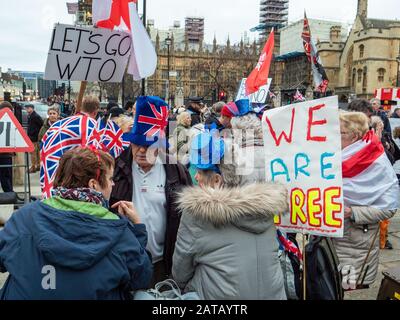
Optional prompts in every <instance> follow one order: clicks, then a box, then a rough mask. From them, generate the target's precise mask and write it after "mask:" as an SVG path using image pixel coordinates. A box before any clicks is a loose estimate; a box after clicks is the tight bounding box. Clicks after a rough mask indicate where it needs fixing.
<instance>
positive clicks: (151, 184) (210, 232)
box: [0, 96, 400, 300]
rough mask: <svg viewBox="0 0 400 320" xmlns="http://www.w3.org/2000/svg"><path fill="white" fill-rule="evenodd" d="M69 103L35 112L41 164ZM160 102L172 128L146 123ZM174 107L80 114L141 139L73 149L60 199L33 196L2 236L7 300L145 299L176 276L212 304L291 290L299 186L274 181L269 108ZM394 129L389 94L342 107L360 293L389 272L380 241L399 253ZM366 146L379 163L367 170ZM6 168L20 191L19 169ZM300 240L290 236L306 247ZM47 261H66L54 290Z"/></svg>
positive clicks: (347, 223) (345, 255) (53, 264)
mask: <svg viewBox="0 0 400 320" xmlns="http://www.w3.org/2000/svg"><path fill="white" fill-rule="evenodd" d="M60 102H61V101H58V100H57V98H55V97H53V98H52V99H49V103H52V105H53V106H52V107H50V108H49V111H48V115H49V117H48V119H47V120H46V121H45V122H44V123H43V121H42V122H41V121H39V119H38V117H37V116H36V115H35V112H34V108H32V106H28V107H27V110H28V113H29V115H30V116H29V128H28V135H29V137H30V138H31V140H32V142H34V143H35V153H34V154H33V157H32V161H33V164H32V168H31V170H32V171H36V170H38V169H39V157H38V152H39V149H40V143H41V142H43V141H42V140H43V139H45V134H46V131H47V130H48V129H49V128H50V127H51V126H52V125H53V124H54V123H55V122H57V121H58V120H59V119H60V117H62V114H64V115H67V116H68V115H72V114H73V112H74V109H75V107H74V108H72V106H67V104H66V103H65V101H64V103H63V106H62V107H61V105H60ZM55 105H59V106H60V108H58V107H57V106H55ZM74 105H75V104H74ZM149 106H151V110H152V112H153V114H152V115H153V116H156V118H157V126H158V127H156V125H154V127H150V128H149V125H148V124H147V125H146V124H144V122H143V121H144V120H143V119H145V118H146V117H147V119H148V118H149V110H150V108H149ZM165 106H166V103H165V102H164V101H163V100H161V99H160V98H157V97H149V96H143V97H138V99H137V101H136V103H135V104H134V103H133V102H128V103H127V104H126V106H125V108H124V109H121V108H120V107H119V106H118V105H117V104H113V103H109V104H108V106H107V109H106V110H103V111H101V110H100V103H99V101H98V99H97V98H94V97H89V96H88V97H85V98H84V100H83V102H82V107H81V109H80V111H79V113H78V115H81V116H87V117H90V118H92V119H96V120H98V121H108V120H111V121H114V122H115V123H117V124H118V126H119V127H121V128H122V130H123V132H124V133H126V139H128V141H129V142H130V146H129V148H127V149H126V150H125V151H123V152H122V154H120V155H119V156H118V157H117V158H116V159H114V158H113V157H111V156H110V155H109V154H108V153H106V152H104V151H103V150H97V149H96V148H94V147H92V146H91V147H88V146H82V147H79V148H74V149H72V150H69V151H68V152H66V153H65V154H64V155H63V156H62V158H61V160H60V163H59V165H58V168H57V172H56V177H55V180H54V184H53V192H52V197H51V198H48V199H45V200H42V201H36V202H33V203H31V204H28V205H26V206H25V207H23V208H22V209H20V210H19V211H18V212H16V213H15V214H14V215H13V216H12V217H11V219H10V220H9V221H8V222H7V224H6V225H5V227H4V229H3V230H2V231H0V272H9V276H8V278H7V281H6V283H5V285H4V287H3V289H1V291H0V298H1V299H132V297H133V294H134V292H135V291H136V290H140V289H149V288H154V286H155V285H156V284H157V283H159V282H160V281H163V280H166V279H173V280H175V281H176V283H177V284H178V286H179V288H180V289H181V290H182V292H183V293H185V292H196V293H197V295H198V296H199V298H200V299H206V300H215V299H216V300H239V299H255V300H257V299H269V300H285V299H287V298H289V295H288V291H287V284H286V281H287V278H286V275H285V272H284V271H283V269H282V259H281V258H280V257H281V251H282V248H281V246H280V243H279V241H278V240H277V234H278V233H277V228H276V226H275V224H274V216H276V215H285V214H287V212H288V210H289V208H288V200H287V199H288V192H287V189H286V187H285V186H284V185H282V184H279V183H272V182H266V169H265V153H264V148H265V147H268V146H266V145H264V141H263V131H262V124H261V120H260V115H261V114H262V112H263V110H264V109H262V108H261V109H257V110H256V109H255V108H253V107H252V105H251V103H250V102H249V101H248V100H239V101H235V102H229V103H225V102H218V103H216V104H215V105H213V106H212V107H211V108H207V107H206V106H205V105H204V104H203V103H202V101H201V98H196V97H193V98H191V99H190V101H189V104H188V106H187V107H185V106H182V107H179V108H175V109H173V110H168V112H165V109H163V108H165ZM1 107H2V108H3V107H8V106H7V105H2V106H1ZM398 111H400V110H396V111H395V112H394V114H393V117H399V115H398ZM399 113H400V112H399ZM40 120H41V119H40ZM155 129H157V130H155ZM149 131H150V133H151V134H149ZM245 131H247V132H248V131H250V132H251V134H250V135H249V134H237V133H238V132H243V133H244V132H245ZM394 132H395V135H394V136H392V129H391V128H390V123H389V120H388V115H387V114H386V113H385V112H384V111H383V110H381V109H380V105H379V102H377V101H375V100H373V101H371V102H369V101H366V100H355V101H353V102H352V103H351V104H350V105H349V108H348V111H341V112H340V134H341V145H342V153H343V156H342V157H343V196H344V206H345V209H344V212H345V216H344V218H345V220H344V236H343V237H342V238H336V239H334V240H333V245H334V247H335V250H336V253H337V256H338V258H339V263H340V266H338V268H340V269H342V270H343V269H346V268H347V269H350V267H352V268H353V269H354V270H355V272H356V274H357V276H359V275H361V276H362V278H363V282H362V284H361V286H359V287H358V289H360V288H361V287H363V288H364V287H368V286H369V285H371V284H372V283H374V281H375V280H376V278H377V272H378V263H379V250H380V249H384V248H386V249H390V248H392V245H391V243H390V241H389V239H388V238H387V234H388V228H389V219H390V218H392V217H393V216H394V214H395V213H396V211H397V209H398V197H399V180H398V177H399V176H397V175H396V172H395V170H394V169H393V165H394V164H395V163H396V162H397V161H398V160H400V150H399V147H398V145H397V142H398V141H399V139H400V138H399V137H400V134H399V132H400V128H395V130H394ZM355 154H358V155H360V154H361V156H362V157H363V160H364V161H363V164H364V165H365V163H369V165H371V166H367V167H365V168H367V170H365V168H364V169H360V168H359V166H360V165H361V164H360V163H354V160H353V159H354V157H353V156H354V155H355ZM35 157H37V158H35ZM372 157H374V158H372ZM377 159H378V160H379V161H378V160H377ZM0 160H1V161H3V160H2V158H0ZM0 170H2V169H0ZM357 170H358V171H357ZM354 171H357V175H355V174H354ZM360 172H361V173H360ZM0 177H1V183H2V187H3V190H4V191H6V190H7V182H6V180H7V174H6V173H5V171H1V174H0ZM365 181H367V184H365ZM3 183H4V185H3ZM378 233H380V241H378V242H376V241H375V239H376V237H377V234H378ZM295 237H296V235H295V234H294V235H285V239H286V240H285V241H288V242H291V243H292V244H293V245H295V240H293V241H291V240H290V239H295ZM366 256H368V259H365V257H366ZM365 266H367V268H365ZM44 267H47V269H45V270H50V271H51V270H54V275H55V277H56V282H54V285H53V282H52V281H51V279H50V280H48V282H46V281H47V280H46V281H45V280H44V276H45V274H46V272H44V273H43V270H44V269H43V268H44ZM50 271H48V272H50ZM50 273H51V272H50ZM46 279H47V278H46Z"/></svg>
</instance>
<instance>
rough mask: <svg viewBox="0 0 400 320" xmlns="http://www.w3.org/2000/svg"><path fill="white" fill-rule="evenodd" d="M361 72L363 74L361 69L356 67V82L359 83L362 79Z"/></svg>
mask: <svg viewBox="0 0 400 320" xmlns="http://www.w3.org/2000/svg"><path fill="white" fill-rule="evenodd" d="M362 74H363V71H362V70H361V69H358V71H357V82H358V83H360V82H361V80H362Z"/></svg>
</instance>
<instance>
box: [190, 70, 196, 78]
mask: <svg viewBox="0 0 400 320" xmlns="http://www.w3.org/2000/svg"><path fill="white" fill-rule="evenodd" d="M196 77H197V73H196V70H190V79H191V80H196Z"/></svg>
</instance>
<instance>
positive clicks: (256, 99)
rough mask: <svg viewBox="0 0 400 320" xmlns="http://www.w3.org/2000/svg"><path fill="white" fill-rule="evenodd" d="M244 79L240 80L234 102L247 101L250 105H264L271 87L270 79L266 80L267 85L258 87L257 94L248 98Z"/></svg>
mask: <svg viewBox="0 0 400 320" xmlns="http://www.w3.org/2000/svg"><path fill="white" fill-rule="evenodd" d="M246 79H247V78H243V79H242V82H241V83H240V87H239V91H238V93H237V95H236V100H235V101H237V100H242V99H249V100H250V102H251V103H265V101H266V100H267V98H268V92H269V87H270V86H271V82H272V78H268V82H267V84H266V85H265V86H262V87H260V89H259V90H258V91H257V92H254V93H252V94H251V95H250V96H246Z"/></svg>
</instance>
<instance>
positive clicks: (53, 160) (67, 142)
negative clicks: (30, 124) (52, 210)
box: [40, 115, 129, 198]
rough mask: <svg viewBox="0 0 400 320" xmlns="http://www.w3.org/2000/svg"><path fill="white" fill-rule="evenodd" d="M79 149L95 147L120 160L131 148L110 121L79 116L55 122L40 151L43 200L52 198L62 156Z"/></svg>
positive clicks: (45, 136) (44, 138)
mask: <svg viewBox="0 0 400 320" xmlns="http://www.w3.org/2000/svg"><path fill="white" fill-rule="evenodd" d="M79 146H94V147H95V148H96V149H100V150H103V151H105V152H109V153H110V154H111V155H112V156H113V157H118V156H119V155H120V154H121V153H122V151H123V150H124V149H125V148H127V147H129V142H126V141H124V140H123V132H122V130H121V129H120V128H119V127H118V126H117V125H116V124H115V123H114V122H113V121H111V120H109V121H107V123H104V124H103V125H101V122H96V120H94V119H92V118H90V117H88V116H86V115H76V116H72V117H68V118H65V119H62V120H60V121H57V122H56V123H54V124H53V125H52V126H51V127H50V129H49V130H47V132H46V134H45V135H44V137H43V139H42V145H41V150H40V186H41V188H42V196H43V198H49V197H51V191H52V188H53V181H54V178H55V174H56V170H57V168H58V163H59V162H60V159H61V157H62V155H63V154H64V153H65V152H67V151H68V150H71V149H73V148H76V147H79Z"/></svg>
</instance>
